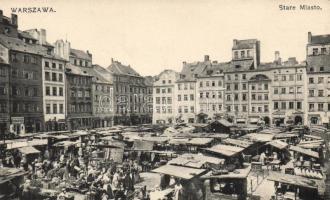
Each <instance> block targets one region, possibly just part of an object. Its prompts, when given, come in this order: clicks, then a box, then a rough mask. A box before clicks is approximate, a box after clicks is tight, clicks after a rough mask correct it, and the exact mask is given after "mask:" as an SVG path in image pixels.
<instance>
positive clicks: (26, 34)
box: [18, 30, 37, 41]
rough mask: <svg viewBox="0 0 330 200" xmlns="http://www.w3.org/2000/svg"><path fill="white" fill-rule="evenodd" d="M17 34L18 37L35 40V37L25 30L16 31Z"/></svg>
mask: <svg viewBox="0 0 330 200" xmlns="http://www.w3.org/2000/svg"><path fill="white" fill-rule="evenodd" d="M18 36H19V37H22V38H28V39H31V40H35V41H36V40H37V39H36V38H34V37H33V36H32V35H30V34H29V33H28V32H25V31H20V30H19V31H18Z"/></svg>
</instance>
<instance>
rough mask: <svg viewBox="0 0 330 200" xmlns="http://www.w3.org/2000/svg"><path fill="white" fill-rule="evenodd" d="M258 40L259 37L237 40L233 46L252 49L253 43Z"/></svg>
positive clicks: (234, 47)
mask: <svg viewBox="0 0 330 200" xmlns="http://www.w3.org/2000/svg"><path fill="white" fill-rule="evenodd" d="M257 42H258V40H257V39H248V40H236V44H234V46H233V50H235V49H252V48H253V45H254V44H256V43H257Z"/></svg>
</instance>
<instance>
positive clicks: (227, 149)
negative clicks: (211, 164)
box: [205, 144, 244, 157]
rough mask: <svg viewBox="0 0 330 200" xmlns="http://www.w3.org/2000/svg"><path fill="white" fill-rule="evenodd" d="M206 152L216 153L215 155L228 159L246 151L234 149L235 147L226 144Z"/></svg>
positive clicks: (238, 148)
mask: <svg viewBox="0 0 330 200" xmlns="http://www.w3.org/2000/svg"><path fill="white" fill-rule="evenodd" d="M205 150H206V151H209V152H214V153H218V154H221V155H224V156H227V157H231V156H234V155H236V154H237V153H240V152H242V151H243V150H244V148H241V147H234V146H230V145H224V144H218V145H215V146H213V147H211V148H206V149H205Z"/></svg>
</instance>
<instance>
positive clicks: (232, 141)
mask: <svg viewBox="0 0 330 200" xmlns="http://www.w3.org/2000/svg"><path fill="white" fill-rule="evenodd" d="M223 143H225V144H230V145H233V146H238V147H242V148H247V147H250V146H251V145H253V142H250V141H247V140H238V139H231V138H227V139H225V140H224V141H223Z"/></svg>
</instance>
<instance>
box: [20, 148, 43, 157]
mask: <svg viewBox="0 0 330 200" xmlns="http://www.w3.org/2000/svg"><path fill="white" fill-rule="evenodd" d="M18 150H19V151H20V152H21V153H22V154H25V155H28V154H38V153H40V151H39V150H37V149H36V148H34V147H30V146H27V147H21V148H19V149H18Z"/></svg>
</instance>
